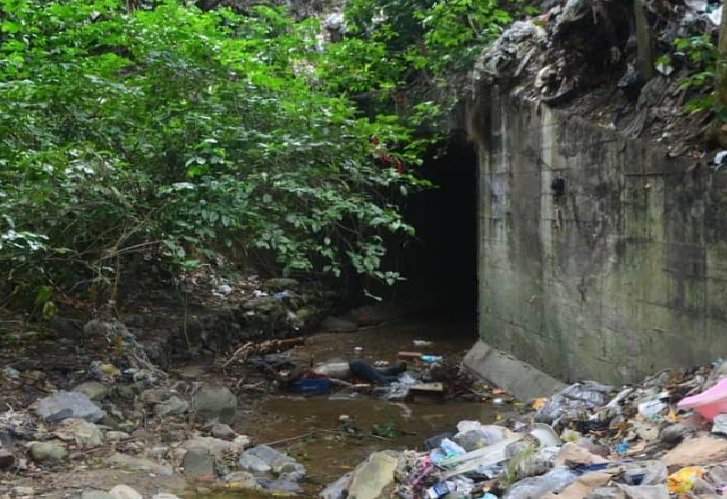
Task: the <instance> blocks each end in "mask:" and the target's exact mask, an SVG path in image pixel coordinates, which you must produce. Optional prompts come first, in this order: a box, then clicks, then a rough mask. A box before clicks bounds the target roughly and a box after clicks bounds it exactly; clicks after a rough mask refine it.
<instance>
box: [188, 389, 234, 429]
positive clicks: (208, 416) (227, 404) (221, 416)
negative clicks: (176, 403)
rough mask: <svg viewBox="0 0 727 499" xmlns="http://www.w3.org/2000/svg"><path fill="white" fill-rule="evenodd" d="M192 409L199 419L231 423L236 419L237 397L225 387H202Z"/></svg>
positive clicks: (196, 395) (195, 396)
mask: <svg viewBox="0 0 727 499" xmlns="http://www.w3.org/2000/svg"><path fill="white" fill-rule="evenodd" d="M192 408H193V410H194V412H195V415H196V417H197V418H199V419H201V420H204V421H209V420H212V419H217V420H218V421H220V422H221V423H230V422H232V421H233V420H234V419H235V412H236V411H237V397H235V394H234V393H232V392H231V391H230V389H229V388H227V387H226V386H223V385H209V384H206V385H202V386H201V387H200V388H199V389H198V390H197V393H195V395H194V402H193V404H192Z"/></svg>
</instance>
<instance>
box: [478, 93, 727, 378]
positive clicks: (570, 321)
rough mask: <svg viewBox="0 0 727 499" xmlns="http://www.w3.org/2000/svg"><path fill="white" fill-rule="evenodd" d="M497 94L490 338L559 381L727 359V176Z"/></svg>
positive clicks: (484, 144)
mask: <svg viewBox="0 0 727 499" xmlns="http://www.w3.org/2000/svg"><path fill="white" fill-rule="evenodd" d="M489 92H490V93H491V95H490V96H489V97H488V96H484V97H485V98H481V102H487V103H489V105H488V106H482V105H480V106H479V108H480V109H475V110H476V111H477V113H476V115H475V119H473V120H472V123H474V124H475V125H476V127H475V128H476V129H475V130H473V135H474V136H475V137H478V138H479V146H478V147H479V149H480V151H479V169H480V181H479V182H480V184H479V202H480V209H479V217H480V218H479V237H480V244H479V246H480V247H479V251H480V256H479V262H480V268H479V278H480V279H479V281H480V283H479V291H480V292H479V300H480V303H479V311H480V335H481V337H482V339H483V340H484V341H486V342H487V343H489V344H490V345H492V346H494V347H496V348H499V349H501V350H504V351H506V352H508V353H510V354H512V355H514V356H515V357H517V358H519V359H521V360H523V361H526V362H528V363H530V364H532V365H534V366H535V367H537V368H539V369H542V370H544V371H546V372H548V373H549V374H551V375H553V376H555V377H558V378H560V379H564V380H575V379H579V378H595V379H598V380H600V381H604V382H610V383H617V382H621V381H635V380H638V379H641V378H642V377H643V376H645V375H646V374H648V373H653V372H656V371H658V370H659V369H661V368H665V367H670V366H678V365H682V366H690V365H697V364H705V363H708V362H710V361H712V360H714V359H716V358H718V357H720V356H722V357H724V356H725V355H727V335H725V334H724V331H725V329H727V171H724V172H714V171H712V170H711V169H709V168H707V167H705V166H700V165H696V164H694V162H693V161H691V160H686V159H680V160H676V159H670V158H668V157H667V156H666V155H665V154H664V152H663V151H661V150H658V149H657V148H655V147H653V146H651V145H649V144H645V143H643V142H639V141H632V140H628V139H626V138H624V137H623V136H621V135H618V134H617V133H615V132H613V131H610V130H607V129H605V128H601V127H599V126H597V125H596V124H594V123H589V122H586V121H584V120H581V119H579V118H577V117H573V116H567V115H566V114H564V113H562V112H559V111H555V110H553V109H550V108H548V107H547V106H545V105H541V106H536V105H535V104H533V103H529V102H524V101H523V100H522V99H517V98H516V97H512V96H510V95H505V93H504V92H501V91H499V90H498V89H497V88H495V89H491V90H490V91H489ZM481 97H482V96H481Z"/></svg>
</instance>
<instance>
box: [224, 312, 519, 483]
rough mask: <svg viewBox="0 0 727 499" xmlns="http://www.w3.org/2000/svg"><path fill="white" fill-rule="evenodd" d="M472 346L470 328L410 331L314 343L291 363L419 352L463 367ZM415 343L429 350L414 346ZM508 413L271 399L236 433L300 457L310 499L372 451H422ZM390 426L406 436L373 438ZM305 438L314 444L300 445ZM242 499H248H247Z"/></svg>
mask: <svg viewBox="0 0 727 499" xmlns="http://www.w3.org/2000/svg"><path fill="white" fill-rule="evenodd" d="M475 339H476V338H475V333H474V328H473V327H471V326H468V325H452V324H441V323H407V324H403V325H399V326H389V327H386V328H379V329H369V330H364V331H359V332H356V333H347V334H322V335H317V336H314V337H312V338H310V340H309V341H308V342H307V344H306V346H305V347H303V348H302V349H300V350H298V351H297V352H295V353H294V355H295V357H296V359H297V360H298V361H299V362H301V361H305V362H313V363H315V362H320V361H325V360H328V359H331V358H346V359H351V358H360V359H365V360H369V361H372V362H373V361H377V360H386V361H389V362H392V363H394V362H395V361H396V360H397V353H398V352H399V351H417V352H422V353H426V354H435V355H443V356H445V357H446V358H448V359H450V360H451V361H453V362H459V361H460V360H461V358H462V356H463V354H464V353H465V352H466V350H467V349H468V348H469V347H471V346H472V344H473V343H474V341H475ZM414 340H425V341H431V342H432V344H431V345H430V346H415V344H414ZM357 347H358V348H357ZM507 410H508V408H507V407H497V408H496V407H493V406H492V405H491V404H489V403H481V402H464V401H446V402H443V401H437V400H431V399H430V400H427V399H421V400H417V401H415V402H412V403H406V404H404V403H393V402H387V401H383V400H378V399H374V398H372V397H369V396H365V395H358V396H349V395H345V394H344V395H342V394H333V395H326V396H315V397H307V398H304V397H293V396H274V397H271V398H265V399H261V400H259V401H257V402H254V403H252V404H251V405H248V406H247V407H245V408H244V410H243V411H241V413H240V417H239V420H238V421H237V424H236V425H235V426H236V429H237V430H238V431H239V432H240V433H244V434H247V435H250V436H252V437H254V438H255V440H256V441H257V442H259V443H269V444H273V446H275V447H276V448H277V449H279V450H283V451H286V452H288V453H289V454H291V455H293V456H296V457H297V458H298V459H299V460H300V461H301V463H303V464H304V465H305V466H306V468H307V470H308V478H307V484H306V486H307V489H308V491H309V492H310V493H311V494H313V493H314V492H317V491H319V490H320V489H321V488H322V487H323V486H324V485H326V484H328V483H330V482H332V481H333V480H335V479H337V478H338V477H340V476H341V475H342V474H344V473H345V472H346V471H347V470H350V469H351V468H352V467H354V466H355V465H356V464H358V463H359V462H361V461H362V460H363V459H364V458H366V456H368V455H369V454H370V453H371V452H372V451H376V450H383V449H407V448H409V449H412V448H413V449H421V447H422V444H423V441H424V440H425V439H426V438H429V437H431V436H434V435H437V434H439V433H442V432H446V431H451V430H452V429H454V427H455V426H456V424H457V422H459V421H461V420H463V419H476V420H480V421H482V422H483V423H486V422H492V421H494V420H495V417H496V415H497V413H498V412H503V411H507ZM342 414H345V415H348V416H350V417H351V418H352V419H353V421H354V426H355V428H356V429H357V430H359V435H358V436H351V435H349V434H347V433H345V432H341V431H340V428H339V416H341V415H342ZM392 421H395V422H396V423H397V424H398V426H399V428H400V429H401V430H403V432H404V433H403V434H402V435H401V436H399V437H397V438H393V439H377V438H373V437H371V436H370V432H371V428H372V426H373V425H375V424H379V425H381V424H388V423H390V422H392ZM321 430H322V431H321ZM311 433H314V435H310V434H311ZM303 435H309V436H307V437H305V438H297V437H301V436H303ZM287 439H290V440H287ZM238 497H249V494H245V495H243V496H238Z"/></svg>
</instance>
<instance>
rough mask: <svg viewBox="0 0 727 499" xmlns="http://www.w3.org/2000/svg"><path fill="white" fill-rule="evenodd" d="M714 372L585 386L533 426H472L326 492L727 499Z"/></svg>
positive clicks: (334, 497) (722, 421) (723, 389)
mask: <svg viewBox="0 0 727 499" xmlns="http://www.w3.org/2000/svg"><path fill="white" fill-rule="evenodd" d="M710 371H711V369H709V368H704V369H698V370H692V371H679V372H676V371H664V372H662V373H660V374H659V375H657V376H654V377H651V378H649V379H647V380H645V381H644V382H643V383H642V384H641V385H640V386H637V387H628V388H624V389H622V390H615V389H614V388H613V387H610V386H606V385H602V384H599V383H595V382H584V383H576V384H573V385H571V386H569V387H567V388H566V389H564V390H562V391H561V392H559V393H558V394H556V395H554V396H552V397H550V398H549V399H537V400H534V401H532V402H531V405H532V407H533V409H535V411H534V412H531V413H530V420H529V421H525V420H516V419H514V418H510V419H508V420H506V421H504V422H503V423H502V424H498V425H484V424H481V423H480V422H477V421H462V422H460V423H459V424H458V425H457V428H456V430H455V429H453V431H452V433H447V434H443V435H438V436H435V437H433V438H430V439H429V440H427V441H426V442H425V444H424V450H422V451H404V452H395V451H389V452H379V453H374V454H372V455H371V456H370V457H369V458H368V459H367V460H366V461H365V462H364V463H361V464H360V465H359V466H358V467H357V468H356V469H355V470H353V471H352V472H350V473H348V474H346V475H345V476H343V477H341V478H340V479H339V480H338V481H336V482H335V483H333V484H331V485H329V486H328V487H327V488H326V489H325V490H324V491H323V492H322V494H321V497H322V498H323V499H344V498H346V497H356V498H358V499H362V498H368V499H374V498H378V497H400V498H402V499H418V498H426V499H439V498H440V497H444V496H447V497H448V498H450V499H456V498H462V499H466V498H479V497H482V498H484V499H496V498H499V497H502V498H504V499H539V498H549V499H555V498H563V499H586V498H588V499H611V498H613V499H669V497H685V498H686V497H702V498H707V497H710V498H712V497H720V496H722V495H724V494H725V492H727V424H726V423H727V379H724V380H723V381H720V380H721V377H722V376H723V375H724V374H727V364H724V365H722V366H720V367H718V368H717V369H715V370H714V372H711V375H710ZM721 412H725V413H726V414H723V415H720V413H721Z"/></svg>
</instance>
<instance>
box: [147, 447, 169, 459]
mask: <svg viewBox="0 0 727 499" xmlns="http://www.w3.org/2000/svg"><path fill="white" fill-rule="evenodd" d="M168 453H169V447H167V446H166V445H156V446H154V447H152V448H151V449H149V457H151V458H152V459H161V458H163V457H164V456H166V455H167V454H168Z"/></svg>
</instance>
